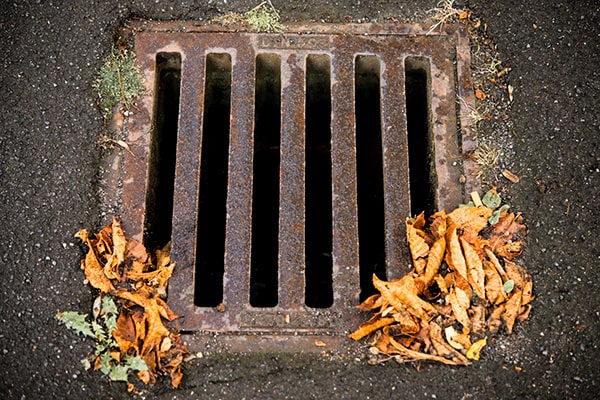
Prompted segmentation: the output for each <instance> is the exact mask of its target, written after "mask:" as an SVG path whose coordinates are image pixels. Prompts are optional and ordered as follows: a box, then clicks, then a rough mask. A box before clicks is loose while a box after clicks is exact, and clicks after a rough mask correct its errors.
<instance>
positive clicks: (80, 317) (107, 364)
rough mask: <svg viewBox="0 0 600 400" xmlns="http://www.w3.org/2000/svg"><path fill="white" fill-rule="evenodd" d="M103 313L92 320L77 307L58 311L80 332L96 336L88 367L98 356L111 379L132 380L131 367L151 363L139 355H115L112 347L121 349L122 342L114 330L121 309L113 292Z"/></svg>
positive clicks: (143, 367) (138, 368) (100, 366)
mask: <svg viewBox="0 0 600 400" xmlns="http://www.w3.org/2000/svg"><path fill="white" fill-rule="evenodd" d="M101 304H102V306H101V310H100V315H99V317H98V318H97V319H96V320H93V321H91V322H89V321H88V320H87V316H86V315H84V314H81V313H78V312H76V311H64V312H59V313H57V314H56V319H58V320H59V321H60V322H62V323H64V324H65V326H66V327H67V328H69V329H72V330H74V331H75V332H76V333H77V334H83V335H85V336H90V337H93V338H95V339H96V345H95V348H94V352H93V354H91V355H90V356H89V357H87V358H84V359H83V360H81V364H82V365H83V366H84V368H85V369H86V370H87V369H89V368H91V366H92V363H95V362H96V360H97V359H98V360H99V361H98V369H100V371H101V372H102V373H104V374H105V375H107V376H108V377H109V378H110V380H111V381H122V382H128V376H129V372H130V371H144V370H148V365H147V364H146V362H145V361H144V360H143V359H142V358H141V357H139V356H125V357H123V359H122V360H120V361H117V360H115V359H114V358H113V357H112V356H111V351H118V349H119V346H118V344H117V342H116V341H115V339H114V337H113V335H112V333H113V331H114V330H116V329H117V315H118V314H119V310H118V308H117V305H116V304H115V302H114V300H113V299H112V297H110V296H104V297H102V302H101Z"/></svg>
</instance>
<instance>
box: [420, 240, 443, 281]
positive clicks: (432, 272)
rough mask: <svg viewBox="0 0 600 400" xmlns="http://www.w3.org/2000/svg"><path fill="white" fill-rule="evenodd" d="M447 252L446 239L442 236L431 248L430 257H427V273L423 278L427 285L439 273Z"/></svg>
mask: <svg viewBox="0 0 600 400" xmlns="http://www.w3.org/2000/svg"><path fill="white" fill-rule="evenodd" d="M445 252H446V239H445V238H444V237H443V236H442V237H440V238H439V239H438V240H436V241H435V242H434V243H433V245H432V246H431V249H430V250H429V257H427V265H426V266H425V273H424V275H423V278H422V279H423V282H424V284H425V286H429V284H430V283H431V281H432V279H433V278H434V277H435V276H436V275H437V273H438V271H439V269H440V266H441V265H442V261H444V254H445Z"/></svg>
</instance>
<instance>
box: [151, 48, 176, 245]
mask: <svg viewBox="0 0 600 400" xmlns="http://www.w3.org/2000/svg"><path fill="white" fill-rule="evenodd" d="M155 71H156V84H155V89H154V92H155V93H156V95H155V103H154V105H153V108H154V110H153V121H152V122H153V129H152V134H151V138H150V152H149V162H148V177H149V178H148V187H147V191H146V213H145V216H144V238H143V241H144V244H145V245H146V246H147V247H149V248H156V247H163V246H164V245H166V244H167V243H168V242H169V241H170V240H171V228H172V225H171V218H172V216H173V187H174V179H175V156H176V147H177V123H178V119H179V88H180V84H181V55H180V54H179V53H157V54H156V69H155Z"/></svg>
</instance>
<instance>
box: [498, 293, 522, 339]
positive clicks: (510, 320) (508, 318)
mask: <svg viewBox="0 0 600 400" xmlns="http://www.w3.org/2000/svg"><path fill="white" fill-rule="evenodd" d="M520 308H521V291H520V290H513V291H512V292H511V293H510V295H509V297H508V300H507V301H506V303H505V311H504V313H503V314H502V319H503V320H504V323H505V324H506V330H507V331H508V333H512V330H513V326H514V324H515V320H516V319H517V316H518V315H519V310H520Z"/></svg>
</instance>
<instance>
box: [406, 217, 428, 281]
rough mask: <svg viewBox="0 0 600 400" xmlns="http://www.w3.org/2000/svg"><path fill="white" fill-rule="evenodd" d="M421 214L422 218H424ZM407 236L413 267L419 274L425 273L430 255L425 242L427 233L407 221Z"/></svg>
mask: <svg viewBox="0 0 600 400" xmlns="http://www.w3.org/2000/svg"><path fill="white" fill-rule="evenodd" d="M422 215H423V214H421V215H420V216H422ZM406 236H407V238H408V246H409V248H410V254H411V256H412V260H413V266H414V267H415V270H416V271H417V273H418V274H422V273H423V272H424V271H425V265H426V263H427V260H426V257H427V255H428V254H429V246H428V245H427V242H426V241H425V239H424V237H425V232H423V231H422V230H420V229H418V228H415V226H414V223H413V221H411V220H410V219H407V220H406Z"/></svg>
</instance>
